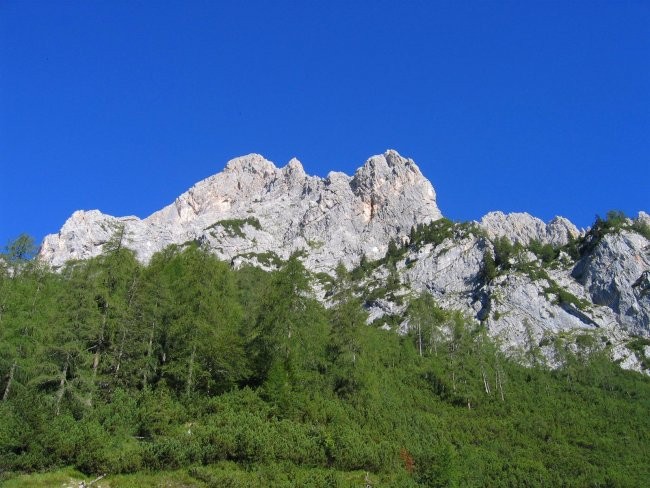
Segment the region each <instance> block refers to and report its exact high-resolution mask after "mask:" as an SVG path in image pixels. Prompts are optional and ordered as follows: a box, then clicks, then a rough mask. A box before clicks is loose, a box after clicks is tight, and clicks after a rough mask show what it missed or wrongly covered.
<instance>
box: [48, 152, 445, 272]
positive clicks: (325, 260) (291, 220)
mask: <svg viewBox="0 0 650 488" xmlns="http://www.w3.org/2000/svg"><path fill="white" fill-rule="evenodd" d="M441 216H442V214H441V213H440V210H439V209H438V207H437V204H436V197H435V192H434V190H433V187H432V186H431V183H430V182H429V181H428V180H427V179H426V178H425V177H424V176H423V175H422V173H421V172H420V170H419V168H418V167H417V165H416V164H415V163H414V162H413V161H412V160H410V159H406V158H403V157H402V156H400V155H399V154H398V153H397V152H396V151H394V150H389V151H387V152H386V153H384V154H383V155H378V156H373V157H371V158H369V159H368V160H367V161H366V162H365V164H364V165H363V166H361V167H360V168H359V169H358V170H357V171H356V172H355V174H354V175H353V176H348V175H345V174H343V173H330V174H329V175H328V176H327V177H326V178H320V177H318V176H309V175H307V174H306V173H305V171H304V169H303V167H302V164H301V163H300V161H298V159H296V158H293V159H292V160H291V161H289V163H288V164H287V165H286V166H284V167H283V168H278V167H276V166H275V164H273V163H272V162H271V161H268V160H267V159H265V158H264V157H263V156H261V155H259V154H249V155H246V156H242V157H238V158H235V159H232V160H230V161H229V162H228V163H227V164H226V166H225V168H224V170H223V171H222V172H220V173H217V174H215V175H213V176H210V177H209V178H206V179H205V180H202V181H200V182H198V183H196V184H195V185H194V186H192V188H190V189H189V190H188V191H187V192H185V193H183V194H182V195H180V196H179V197H178V198H177V199H176V200H175V201H174V203H172V204H171V205H168V206H167V207H165V208H163V209H161V210H159V211H158V212H155V213H154V214H152V215H150V216H149V217H147V218H146V219H142V220H141V219H138V218H135V217H112V216H109V215H104V214H102V213H101V212H99V211H91V212H75V214H73V215H72V217H70V219H68V221H67V222H66V223H65V225H64V226H63V228H62V229H61V231H60V232H59V233H58V234H57V235H49V236H47V237H46V238H45V240H44V242H43V245H42V248H41V252H40V256H41V258H42V259H44V260H45V261H47V262H48V263H50V264H51V265H53V266H55V267H58V266H61V265H63V264H64V263H65V262H66V261H68V260H70V259H85V258H89V257H92V256H95V255H97V254H99V253H101V250H102V246H103V244H104V243H105V242H106V241H107V240H108V239H109V238H110V235H111V234H112V233H113V232H114V229H115V226H116V225H124V226H125V230H126V235H127V236H128V239H129V241H128V242H127V244H126V245H127V246H128V247H130V248H132V249H133V250H134V251H135V252H136V254H137V256H138V258H139V259H140V260H142V261H148V260H149V259H150V258H151V256H152V255H153V253H155V252H156V251H159V250H161V249H163V248H164V247H166V246H168V245H169V244H181V243H184V242H187V241H192V240H199V241H201V242H203V243H205V244H206V245H208V246H209V247H210V248H211V249H212V250H213V251H214V252H215V253H216V254H217V255H219V257H221V258H223V259H229V260H238V259H247V260H253V261H255V260H256V259H257V258H259V257H260V255H264V256H266V257H268V256H269V255H277V256H278V257H281V258H286V257H287V256H288V255H289V254H290V253H291V252H293V251H295V250H298V249H306V250H308V251H309V257H308V259H307V263H306V264H307V265H308V266H310V267H311V268H313V269H333V267H334V266H335V265H336V263H337V262H338V261H340V260H343V261H344V262H345V263H347V264H352V263H355V262H357V261H358V260H359V258H360V257H361V255H362V254H366V255H368V256H369V257H371V258H378V257H381V256H382V255H383V254H384V253H385V251H386V248H387V245H388V243H389V241H390V240H391V239H404V238H405V237H406V236H407V235H408V232H409V230H410V229H411V227H412V226H414V225H416V224H417V223H426V222H429V221H431V220H436V219H438V218H440V217H441ZM260 259H261V258H260Z"/></svg>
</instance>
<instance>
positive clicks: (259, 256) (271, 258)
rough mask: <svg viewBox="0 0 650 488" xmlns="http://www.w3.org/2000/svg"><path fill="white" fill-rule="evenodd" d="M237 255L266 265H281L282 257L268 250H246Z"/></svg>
mask: <svg viewBox="0 0 650 488" xmlns="http://www.w3.org/2000/svg"><path fill="white" fill-rule="evenodd" d="M239 256H241V257H243V258H247V259H255V260H257V262H258V263H260V264H262V265H264V266H266V267H274V268H279V267H280V266H282V259H280V256H278V255H277V254H276V253H274V252H273V251H268V252H247V253H244V254H239Z"/></svg>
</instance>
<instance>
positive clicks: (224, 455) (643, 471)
mask: <svg viewBox="0 0 650 488" xmlns="http://www.w3.org/2000/svg"><path fill="white" fill-rule="evenodd" d="M116 242H117V241H116ZM498 247H499V250H498V254H499V256H500V257H499V260H500V264H501V265H505V263H507V262H509V259H508V257H507V256H508V255H509V248H508V245H507V244H504V243H499V246H498ZM26 263H27V265H26V266H23V267H21V269H20V270H19V271H18V273H17V274H16V275H15V276H13V277H9V276H6V275H1V276H0V290H1V293H0V307H1V308H0V311H1V313H0V393H4V392H5V391H6V392H7V394H6V396H5V397H4V398H3V399H2V400H1V401H0V468H1V469H2V471H3V472H2V474H0V476H1V477H2V478H0V480H3V481H5V480H7V479H8V478H10V477H13V476H15V475H17V474H18V473H19V472H35V471H42V470H54V469H57V468H59V467H61V466H74V467H76V468H77V469H80V470H83V471H84V472H85V473H87V475H88V478H90V479H92V477H91V476H93V475H96V474H100V473H108V474H109V478H108V481H109V482H110V483H111V486H113V481H112V479H111V477H114V476H115V475H117V474H118V473H138V474H135V475H133V476H139V475H142V476H144V474H142V473H145V472H151V471H158V470H170V469H183V470H184V471H183V472H184V473H185V477H186V478H187V479H191V480H192V481H191V482H185V483H186V485H187V484H189V483H196V484H197V486H260V487H261V486H363V484H364V483H369V484H372V486H477V487H478V486H576V487H578V486H645V485H646V484H647V481H648V479H649V476H650V473H649V472H648V469H647V459H648V456H649V455H650V452H648V446H650V437H649V434H648V433H649V432H650V417H648V415H647V412H648V411H649V410H650V382H649V381H648V379H647V378H646V377H644V376H642V375H639V374H637V373H632V372H627V371H623V370H621V369H619V368H618V367H617V366H616V365H614V364H612V363H611V362H610V361H609V360H608V359H607V358H606V351H605V352H601V351H602V347H601V346H600V342H601V341H600V339H598V338H597V337H594V336H591V335H583V336H577V337H575V338H562V337H559V338H558V339H557V340H556V341H555V344H556V347H557V349H558V355H560V356H561V357H562V360H563V364H564V366H563V367H562V368H560V369H558V370H556V371H548V370H545V369H541V368H525V367H522V366H520V365H518V364H516V363H514V362H512V361H509V360H508V359H506V358H505V357H503V355H501V354H500V353H499V351H498V348H497V347H496V346H495V344H494V343H492V342H491V341H490V340H489V338H488V337H487V336H486V333H485V331H484V330H482V329H481V328H480V327H476V326H475V325H473V324H471V323H470V322H469V321H467V320H466V319H465V318H464V317H463V316H462V315H460V314H458V313H453V312H449V311H445V310H443V309H441V308H440V307H439V306H437V304H436V303H435V302H434V301H433V299H432V298H431V296H430V295H428V294H423V295H421V296H417V297H414V298H412V299H411V300H410V305H409V307H408V309H407V313H406V316H402V315H395V316H393V317H384V318H382V319H381V321H380V322H381V323H382V324H383V323H389V325H391V326H397V325H399V324H400V323H402V322H403V321H404V320H405V319H408V322H409V324H410V325H409V329H410V330H409V333H408V334H407V335H405V336H400V335H397V334H395V333H393V332H390V331H386V330H382V329H380V328H376V327H368V326H366V325H365V322H366V319H367V316H366V312H365V311H364V310H363V307H362V305H361V303H362V300H363V298H364V297H363V295H360V294H359V290H358V283H357V282H356V281H355V279H356V278H357V275H356V274H355V272H348V271H347V270H345V268H344V267H342V266H340V267H339V268H338V269H337V274H336V277H335V278H334V279H330V280H327V281H328V284H329V287H330V297H329V298H330V300H331V303H332V306H331V307H330V308H329V309H325V308H324V307H323V306H322V305H321V304H320V303H318V302H317V301H316V300H315V299H314V298H313V297H312V296H311V292H310V286H311V283H312V279H313V278H312V277H311V276H310V274H309V273H307V272H306V270H305V269H304V267H303V266H302V264H301V262H300V258H299V256H298V255H295V256H293V257H292V258H291V259H290V260H289V261H288V262H287V263H284V264H283V265H282V266H281V267H280V269H278V270H277V271H274V272H270V273H267V272H263V271H260V270H259V269H256V268H252V267H243V268H241V269H239V270H237V271H234V270H232V269H231V268H230V267H229V266H228V265H226V264H225V263H221V262H219V261H218V260H216V259H215V258H214V257H213V256H210V255H209V254H207V253H206V252H204V251H203V250H202V249H200V248H199V247H197V246H196V245H189V246H186V247H185V248H183V249H181V248H179V247H170V248H168V249H166V250H164V251H163V252H161V253H159V254H157V255H156V256H154V257H153V259H152V260H151V262H150V263H149V264H148V265H147V266H142V265H140V264H138V263H137V261H136V260H135V259H134V256H133V255H132V253H130V252H129V251H127V250H126V249H125V248H124V247H123V246H120V245H110V246H107V247H106V249H105V254H104V255H102V256H100V257H98V258H95V259H92V260H89V261H86V262H79V263H73V264H70V265H69V266H68V267H66V268H65V269H64V270H62V272H61V273H58V274H54V273H50V272H48V271H46V270H43V269H40V268H39V267H38V266H35V265H32V262H31V261H27V262H26ZM363 266H369V264H368V263H367V262H366V263H364V265H363ZM495 266H496V263H495ZM386 287H388V288H390V289H391V290H392V292H393V293H394V292H396V291H397V289H398V288H399V282H398V281H397V280H395V277H394V276H393V277H392V278H391V279H390V280H388V282H387V283H386ZM552 292H553V293H555V294H556V295H558V299H559V300H563V301H564V302H566V303H573V304H574V305H576V303H574V302H575V301H574V300H573V298H571V297H570V296H566V295H564V294H563V293H562V291H561V290H552ZM574 298H575V297H574ZM646 345H647V341H646V340H645V339H635V340H634V341H632V342H630V344H629V345H628V347H630V348H631V349H633V350H634V351H635V352H638V353H639V354H643V352H644V349H645V347H646ZM576 348H577V351H578V352H577V354H574V353H572V352H571V351H573V350H575V349H576ZM538 349H539V348H538V347H537V345H536V344H530V351H529V353H530V356H531V358H534V357H535V354H537V353H538ZM531 363H534V361H533V360H532V359H531ZM11 472H13V474H11ZM58 484H60V483H58ZM58 484H57V486H58ZM135 485H137V483H135ZM135 485H132V486H135ZM26 486H27V485H26ZM115 486H120V485H119V484H118V482H117V481H116V482H115Z"/></svg>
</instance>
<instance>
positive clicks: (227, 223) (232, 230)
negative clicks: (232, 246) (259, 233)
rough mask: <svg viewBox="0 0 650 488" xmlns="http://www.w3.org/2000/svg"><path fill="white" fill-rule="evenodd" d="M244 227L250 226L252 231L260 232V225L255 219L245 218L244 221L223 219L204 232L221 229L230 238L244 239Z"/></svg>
mask: <svg viewBox="0 0 650 488" xmlns="http://www.w3.org/2000/svg"><path fill="white" fill-rule="evenodd" d="M244 225H250V226H251V227H253V228H254V229H257V230H262V224H260V221H259V220H257V218H255V217H246V218H245V219H225V220H220V221H218V222H215V223H214V224H212V225H211V226H209V227H206V228H205V229H204V230H209V229H215V228H217V227H221V228H222V229H223V230H224V231H225V232H226V234H228V235H229V236H230V237H246V235H245V234H244Z"/></svg>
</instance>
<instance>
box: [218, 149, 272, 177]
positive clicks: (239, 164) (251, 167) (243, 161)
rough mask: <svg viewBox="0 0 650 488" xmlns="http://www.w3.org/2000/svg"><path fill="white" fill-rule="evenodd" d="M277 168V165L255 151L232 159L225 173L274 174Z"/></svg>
mask: <svg viewBox="0 0 650 488" xmlns="http://www.w3.org/2000/svg"><path fill="white" fill-rule="evenodd" d="M276 170H277V168H276V166H275V165H274V164H273V163H272V162H271V161H269V160H267V159H265V158H264V156H262V155H260V154H255V153H253V154H247V155H246V156H240V157H238V158H234V159H231V160H230V161H228V163H227V164H226V167H225V168H224V172H225V173H228V172H232V173H253V174H262V175H265V174H273V173H275V171H276Z"/></svg>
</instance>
